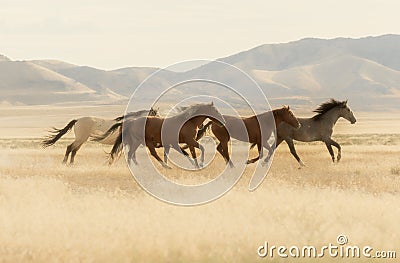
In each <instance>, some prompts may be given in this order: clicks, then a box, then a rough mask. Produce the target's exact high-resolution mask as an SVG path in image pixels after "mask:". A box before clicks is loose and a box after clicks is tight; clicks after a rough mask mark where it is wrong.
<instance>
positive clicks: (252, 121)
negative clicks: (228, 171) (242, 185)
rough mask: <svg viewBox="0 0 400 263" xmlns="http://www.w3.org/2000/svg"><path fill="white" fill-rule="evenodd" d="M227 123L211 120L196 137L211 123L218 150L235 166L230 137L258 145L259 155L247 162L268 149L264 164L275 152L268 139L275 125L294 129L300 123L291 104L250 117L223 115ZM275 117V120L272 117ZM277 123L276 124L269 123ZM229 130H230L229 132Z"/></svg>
mask: <svg viewBox="0 0 400 263" xmlns="http://www.w3.org/2000/svg"><path fill="white" fill-rule="evenodd" d="M222 117H223V118H224V120H225V121H226V124H225V126H226V127H224V126H221V125H219V124H218V123H216V122H215V121H214V120H211V121H209V122H208V123H207V124H205V125H204V127H203V128H202V129H201V130H199V133H198V135H197V138H196V139H200V138H201V137H202V136H203V135H204V133H205V131H206V129H207V128H208V127H209V126H210V125H211V130H212V132H213V134H214V135H215V137H216V138H217V139H218V141H219V144H218V146H217V151H218V152H219V153H220V154H221V155H222V156H223V157H224V159H225V162H226V163H227V164H229V165H230V167H234V165H233V163H232V161H231V159H230V157H229V151H228V142H229V141H230V138H231V137H232V138H235V139H237V140H239V141H244V142H249V143H252V144H254V145H257V149H258V156H257V157H255V158H253V159H250V160H247V162H246V163H247V164H250V163H254V162H256V161H258V160H259V159H260V158H262V157H263V148H266V149H267V150H268V152H269V153H268V156H267V157H266V158H265V160H264V162H263V165H264V164H266V163H267V161H268V160H269V158H270V157H271V155H272V153H273V149H272V147H271V146H270V145H269V143H268V139H269V138H270V137H271V135H272V132H274V130H275V127H278V126H279V125H280V124H281V123H287V124H288V125H289V126H290V127H293V129H298V128H299V127H300V123H299V121H298V120H297V118H296V117H295V116H294V115H293V113H292V111H291V110H290V108H289V106H283V107H282V108H279V109H275V110H273V111H272V112H271V111H267V112H264V113H261V114H258V115H253V116H250V117H240V118H239V117H236V116H229V115H222ZM271 118H273V120H272V119H271ZM272 123H275V126H274V125H269V124H272ZM243 124H244V126H245V128H246V131H247V136H246V134H244V133H243V132H240V131H241V130H243V128H242V127H243ZM228 130H229V132H228Z"/></svg>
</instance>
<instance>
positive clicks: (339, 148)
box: [329, 138, 342, 162]
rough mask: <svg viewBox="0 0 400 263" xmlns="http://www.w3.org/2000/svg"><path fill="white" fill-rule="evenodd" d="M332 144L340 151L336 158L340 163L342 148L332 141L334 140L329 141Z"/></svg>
mask: <svg viewBox="0 0 400 263" xmlns="http://www.w3.org/2000/svg"><path fill="white" fill-rule="evenodd" d="M329 142H330V144H331V145H333V146H335V147H336V148H337V149H338V154H337V157H336V161H337V162H339V161H340V159H342V147H340V144H339V143H337V142H335V141H334V140H332V138H331V139H330V140H329Z"/></svg>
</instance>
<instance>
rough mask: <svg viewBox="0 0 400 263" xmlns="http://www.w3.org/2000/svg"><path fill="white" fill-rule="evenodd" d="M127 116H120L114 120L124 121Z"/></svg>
mask: <svg viewBox="0 0 400 263" xmlns="http://www.w3.org/2000/svg"><path fill="white" fill-rule="evenodd" d="M124 118H125V115H122V116H119V117H117V118H115V119H114V121H122V120H123V119H124Z"/></svg>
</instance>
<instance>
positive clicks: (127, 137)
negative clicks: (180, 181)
mask: <svg viewBox="0 0 400 263" xmlns="http://www.w3.org/2000/svg"><path fill="white" fill-rule="evenodd" d="M207 118H210V119H213V120H215V121H218V122H219V123H222V124H223V123H224V121H223V117H222V115H221V114H220V113H219V111H218V110H217V108H216V107H215V106H214V103H209V104H195V105H192V106H190V107H187V108H186V109H185V110H183V111H182V112H180V113H178V114H176V115H174V116H171V117H167V118H164V117H157V116H149V117H140V118H137V119H132V120H127V121H125V122H124V125H123V130H122V132H121V133H120V134H119V135H118V138H117V139H116V141H115V143H114V146H113V148H112V150H111V153H110V159H111V161H110V162H112V161H113V160H114V159H115V157H116V155H118V152H119V151H120V150H121V147H122V136H123V135H124V143H125V144H127V145H129V151H128V154H127V160H128V161H130V160H132V161H133V162H134V163H135V164H136V165H137V164H138V162H137V160H136V150H137V148H138V147H139V146H140V145H141V144H142V145H145V146H147V148H148V149H149V151H150V154H151V155H152V156H153V157H154V158H155V159H156V160H157V161H158V162H159V163H160V164H161V165H162V166H163V167H165V168H171V167H170V166H168V165H167V164H166V163H165V162H164V161H162V160H161V158H160V157H159V156H158V154H157V152H156V150H155V148H157V147H164V151H165V152H168V151H169V149H170V148H171V147H172V148H173V149H175V150H176V151H178V152H179V153H182V154H184V155H185V153H184V152H183V151H182V150H181V148H180V146H179V144H180V143H185V144H186V145H187V146H188V148H189V150H190V152H191V155H192V158H193V160H194V165H195V167H196V168H199V167H200V166H203V163H204V147H203V146H202V145H201V144H199V143H198V142H197V141H196V135H197V131H198V127H199V126H200V125H201V124H202V123H203V122H204V121H205V120H206V119H207ZM195 148H198V149H200V151H201V157H200V161H201V163H200V166H199V163H198V161H197V159H196V151H195Z"/></svg>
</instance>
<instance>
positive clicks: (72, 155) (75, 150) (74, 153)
mask: <svg viewBox="0 0 400 263" xmlns="http://www.w3.org/2000/svg"><path fill="white" fill-rule="evenodd" d="M82 144H83V143H81V144H79V145H78V146H75V147H74V148H73V150H72V152H71V160H70V162H69V164H74V161H75V155H76V152H77V151H78V150H79V149H80V148H81V146H82Z"/></svg>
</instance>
